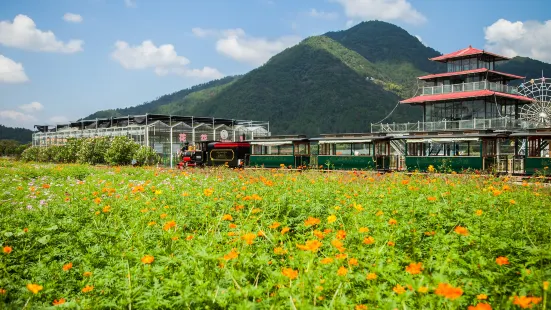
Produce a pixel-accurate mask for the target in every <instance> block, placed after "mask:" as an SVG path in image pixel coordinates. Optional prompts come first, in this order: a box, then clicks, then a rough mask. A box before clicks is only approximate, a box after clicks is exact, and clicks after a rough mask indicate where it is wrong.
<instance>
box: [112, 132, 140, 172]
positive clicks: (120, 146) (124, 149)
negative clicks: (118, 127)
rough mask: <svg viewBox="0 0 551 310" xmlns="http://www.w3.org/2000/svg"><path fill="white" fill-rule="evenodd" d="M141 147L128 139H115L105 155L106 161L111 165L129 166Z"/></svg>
mask: <svg viewBox="0 0 551 310" xmlns="http://www.w3.org/2000/svg"><path fill="white" fill-rule="evenodd" d="M139 147H140V146H139V144H138V143H136V142H134V141H133V140H132V139H130V138H128V137H122V136H120V137H115V138H114V139H113V140H112V141H111V145H110V147H109V149H108V150H107V152H106V153H105V161H106V162H107V163H108V164H110V165H128V164H130V163H131V162H132V158H133V157H134V153H135V152H136V150H137V149H138V148H139Z"/></svg>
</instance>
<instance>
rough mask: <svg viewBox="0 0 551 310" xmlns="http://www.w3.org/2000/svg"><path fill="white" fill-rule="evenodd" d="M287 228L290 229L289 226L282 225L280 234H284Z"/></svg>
mask: <svg viewBox="0 0 551 310" xmlns="http://www.w3.org/2000/svg"><path fill="white" fill-rule="evenodd" d="M289 230H291V229H290V228H289V227H283V228H282V229H281V234H282V235H285V233H286V232H288V231H289Z"/></svg>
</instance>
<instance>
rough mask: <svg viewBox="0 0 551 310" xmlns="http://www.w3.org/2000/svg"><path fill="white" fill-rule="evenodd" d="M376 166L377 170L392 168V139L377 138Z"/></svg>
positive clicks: (375, 145) (375, 143)
mask: <svg viewBox="0 0 551 310" xmlns="http://www.w3.org/2000/svg"><path fill="white" fill-rule="evenodd" d="M374 147H375V166H376V169H377V170H388V169H389V168H390V140H387V139H385V140H375V141H374Z"/></svg>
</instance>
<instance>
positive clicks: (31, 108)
mask: <svg viewBox="0 0 551 310" xmlns="http://www.w3.org/2000/svg"><path fill="white" fill-rule="evenodd" d="M19 108H20V109H21V110H23V111H25V112H27V113H32V112H37V111H41V110H43V109H44V106H43V105H42V103H40V102H37V101H33V102H31V103H28V104H22V105H20V106H19Z"/></svg>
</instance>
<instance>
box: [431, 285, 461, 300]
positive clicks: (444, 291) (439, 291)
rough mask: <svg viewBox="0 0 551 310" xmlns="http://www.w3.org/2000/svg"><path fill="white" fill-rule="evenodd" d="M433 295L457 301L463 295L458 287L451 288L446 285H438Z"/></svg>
mask: <svg viewBox="0 0 551 310" xmlns="http://www.w3.org/2000/svg"><path fill="white" fill-rule="evenodd" d="M434 293H435V294H436V295H439V296H442V297H444V298H447V299H457V298H459V297H461V295H463V290H462V289H461V288H460V287H453V286H451V285H449V284H448V283H440V284H438V287H437V288H436V290H435V291H434Z"/></svg>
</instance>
